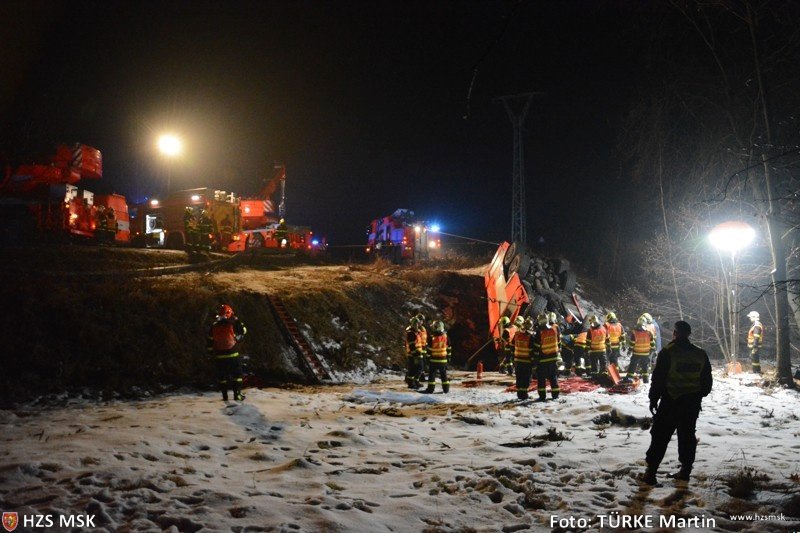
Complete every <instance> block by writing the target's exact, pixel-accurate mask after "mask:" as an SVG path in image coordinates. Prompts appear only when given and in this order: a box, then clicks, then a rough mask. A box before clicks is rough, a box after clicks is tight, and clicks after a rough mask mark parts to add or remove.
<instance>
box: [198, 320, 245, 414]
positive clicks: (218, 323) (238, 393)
mask: <svg viewBox="0 0 800 533" xmlns="http://www.w3.org/2000/svg"><path fill="white" fill-rule="evenodd" d="M246 334H247V328H246V327H245V325H244V324H243V323H242V322H241V321H240V320H239V318H238V317H236V316H235V315H234V313H233V308H231V306H229V305H226V304H222V305H220V306H219V311H218V312H217V317H216V319H215V320H214V323H213V324H211V327H210V328H208V344H207V345H208V352H209V353H210V354H211V355H212V356H213V357H214V360H215V363H216V366H217V380H218V383H219V388H220V391H221V392H222V400H223V401H226V402H227V401H228V389H231V390H232V391H233V399H234V400H236V401H237V402H241V401H243V400H244V395H243V394H242V362H241V359H240V357H239V347H238V345H239V343H240V342H241V341H242V339H243V338H244V336H245V335H246Z"/></svg>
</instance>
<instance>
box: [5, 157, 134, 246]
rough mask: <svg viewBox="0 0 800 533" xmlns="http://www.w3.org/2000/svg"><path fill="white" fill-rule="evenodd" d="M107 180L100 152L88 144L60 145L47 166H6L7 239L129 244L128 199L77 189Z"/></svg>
mask: <svg viewBox="0 0 800 533" xmlns="http://www.w3.org/2000/svg"><path fill="white" fill-rule="evenodd" d="M102 175H103V163H102V155H101V154H100V150H98V149H96V148H92V147H91V146H86V145H85V144H74V145H67V144H59V145H58V146H56V149H55V155H52V156H50V157H48V158H44V161H41V160H38V161H36V160H34V161H31V162H26V163H23V164H20V165H17V166H12V165H11V164H8V163H7V164H6V165H5V172H4V174H3V177H2V181H0V232H2V237H3V238H4V239H7V240H12V241H17V242H20V243H24V242H26V241H27V240H28V239H29V238H34V237H37V236H63V237H78V238H84V239H95V238H97V237H98V236H100V235H102V236H103V237H104V240H107V241H111V242H127V241H128V240H129V238H130V232H129V225H128V222H129V221H128V206H127V204H126V202H125V197H124V196H121V195H118V194H109V195H99V194H98V195H95V194H94V193H92V192H90V191H87V190H85V189H83V188H79V187H78V183H79V182H81V181H82V180H87V179H92V180H96V179H100V178H101V177H102ZM99 229H102V230H103V231H98V230H99Z"/></svg>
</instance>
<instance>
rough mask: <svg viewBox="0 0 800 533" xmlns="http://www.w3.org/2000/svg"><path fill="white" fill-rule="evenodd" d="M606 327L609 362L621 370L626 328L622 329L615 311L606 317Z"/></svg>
mask: <svg viewBox="0 0 800 533" xmlns="http://www.w3.org/2000/svg"><path fill="white" fill-rule="evenodd" d="M605 326H606V331H608V344H609V351H608V362H609V363H612V364H613V365H614V366H616V367H617V368H619V355H620V351H621V350H622V347H623V346H625V328H623V327H622V324H620V322H619V320H618V319H617V315H616V314H615V313H614V312H613V311H612V312H610V313H608V314H607V315H606V323H605Z"/></svg>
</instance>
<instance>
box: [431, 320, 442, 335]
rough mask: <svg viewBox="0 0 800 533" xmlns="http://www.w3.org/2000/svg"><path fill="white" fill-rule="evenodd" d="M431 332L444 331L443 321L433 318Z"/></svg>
mask: <svg viewBox="0 0 800 533" xmlns="http://www.w3.org/2000/svg"><path fill="white" fill-rule="evenodd" d="M433 332H434V333H444V322H442V321H441V320H435V321H434V322H433Z"/></svg>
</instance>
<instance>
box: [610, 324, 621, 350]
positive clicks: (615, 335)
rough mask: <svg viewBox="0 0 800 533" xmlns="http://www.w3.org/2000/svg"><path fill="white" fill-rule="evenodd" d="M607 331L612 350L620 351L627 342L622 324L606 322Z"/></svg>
mask: <svg viewBox="0 0 800 533" xmlns="http://www.w3.org/2000/svg"><path fill="white" fill-rule="evenodd" d="M606 331H608V342H609V344H610V346H611V349H612V350H616V349H618V348H619V347H620V345H621V344H622V343H623V342H624V340H625V330H624V329H622V324H620V323H619V322H606Z"/></svg>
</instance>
